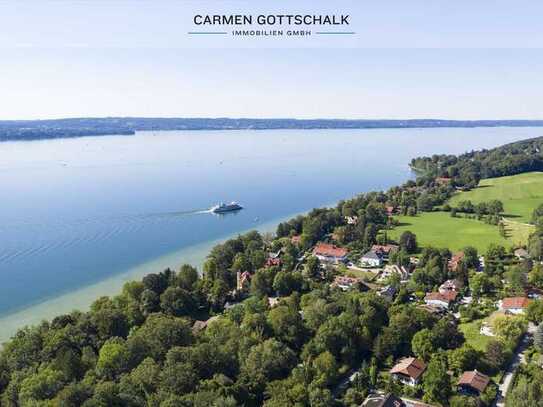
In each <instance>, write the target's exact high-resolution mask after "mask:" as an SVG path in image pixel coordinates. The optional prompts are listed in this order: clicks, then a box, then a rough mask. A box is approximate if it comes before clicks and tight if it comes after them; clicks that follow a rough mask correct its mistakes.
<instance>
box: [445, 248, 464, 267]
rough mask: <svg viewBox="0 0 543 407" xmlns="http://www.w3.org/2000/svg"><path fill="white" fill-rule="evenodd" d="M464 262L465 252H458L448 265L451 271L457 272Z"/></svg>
mask: <svg viewBox="0 0 543 407" xmlns="http://www.w3.org/2000/svg"><path fill="white" fill-rule="evenodd" d="M462 260H464V252H458V253H456V254H454V255H453V256H452V257H451V259H450V260H449V263H448V266H449V270H451V271H456V269H458V265H459V264H460V262H461V261H462Z"/></svg>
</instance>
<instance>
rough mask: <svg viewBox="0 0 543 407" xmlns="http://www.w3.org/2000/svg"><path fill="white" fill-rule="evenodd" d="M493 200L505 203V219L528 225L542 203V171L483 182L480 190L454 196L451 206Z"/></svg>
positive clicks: (484, 180) (480, 183)
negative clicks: (462, 202)
mask: <svg viewBox="0 0 543 407" xmlns="http://www.w3.org/2000/svg"><path fill="white" fill-rule="evenodd" d="M493 199H498V200H500V201H502V203H503V206H504V210H505V214H506V217H508V218H510V219H511V220H514V221H517V222H522V223H525V222H529V221H530V220H531V218H532V212H533V210H534V209H535V208H536V207H538V206H539V205H540V204H542V203H543V172H528V173H525V174H519V175H512V176H510V177H500V178H489V179H483V180H481V182H479V186H478V187H477V188H475V189H472V190H471V191H466V192H459V193H457V194H455V195H454V196H453V197H452V198H451V199H450V201H449V204H450V205H451V206H453V207H454V206H456V205H457V204H458V202H460V201H465V200H469V201H471V202H473V203H479V202H483V201H485V202H488V201H491V200H493Z"/></svg>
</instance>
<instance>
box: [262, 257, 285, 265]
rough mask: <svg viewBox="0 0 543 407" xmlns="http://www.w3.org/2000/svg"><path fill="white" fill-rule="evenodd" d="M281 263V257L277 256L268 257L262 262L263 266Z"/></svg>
mask: <svg viewBox="0 0 543 407" xmlns="http://www.w3.org/2000/svg"><path fill="white" fill-rule="evenodd" d="M280 265H281V259H280V258H279V257H268V258H267V259H266V263H265V264H264V267H273V266H280Z"/></svg>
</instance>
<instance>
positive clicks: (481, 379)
mask: <svg viewBox="0 0 543 407" xmlns="http://www.w3.org/2000/svg"><path fill="white" fill-rule="evenodd" d="M489 382H490V378H489V377H488V376H487V375H484V374H482V373H481V372H478V371H477V370H473V371H469V372H464V373H462V376H460V378H459V379H458V384H457V386H458V392H459V393H462V394H466V395H472V396H479V395H480V394H481V393H482V392H484V391H485V389H486V388H487V386H488V383H489Z"/></svg>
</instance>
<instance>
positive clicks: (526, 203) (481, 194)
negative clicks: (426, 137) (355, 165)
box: [388, 172, 543, 251]
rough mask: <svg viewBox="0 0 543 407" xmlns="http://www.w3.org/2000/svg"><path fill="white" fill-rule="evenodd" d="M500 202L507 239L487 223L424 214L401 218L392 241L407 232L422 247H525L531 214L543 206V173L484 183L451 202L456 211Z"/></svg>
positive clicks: (530, 230)
mask: <svg viewBox="0 0 543 407" xmlns="http://www.w3.org/2000/svg"><path fill="white" fill-rule="evenodd" d="M493 199H498V200H500V201H502V202H503V206H504V210H505V219H504V224H505V233H506V237H505V238H504V237H502V236H500V234H499V231H498V227H497V226H494V225H488V224H486V223H484V222H481V221H478V220H474V219H466V218H464V217H463V216H464V215H463V214H459V215H458V216H459V217H457V218H453V217H451V216H450V214H449V213H448V212H430V213H422V214H419V215H417V216H414V217H410V216H399V217H397V220H398V221H399V223H400V226H398V227H396V228H394V229H393V230H392V231H390V232H389V233H388V234H389V236H390V237H392V238H393V239H398V238H399V236H400V235H401V234H402V233H403V232H404V231H406V230H409V231H411V232H413V233H415V234H416V235H417V239H418V241H419V245H420V246H435V247H448V248H450V249H451V250H455V251H456V250H460V249H462V248H463V247H465V246H473V247H476V248H477V249H478V250H479V251H485V250H486V249H487V248H488V245H489V244H490V243H496V244H500V245H503V246H505V247H510V246H515V247H517V246H521V245H524V244H526V242H527V240H528V236H529V235H530V233H531V232H532V230H533V226H531V225H528V224H527V223H526V222H529V221H530V219H531V216H532V211H533V210H534V209H535V208H536V207H537V206H539V205H540V204H541V203H543V173H541V172H531V173H526V174H519V175H514V176H510V177H501V178H490V179H485V180H482V181H481V182H480V184H479V187H477V188H475V189H473V190H471V191H466V192H459V193H457V194H456V195H455V196H453V197H452V198H451V199H450V200H449V204H450V205H451V206H452V207H454V206H456V205H457V204H458V202H460V201H464V200H470V201H472V202H473V203H474V204H475V203H479V202H488V201H491V200H493Z"/></svg>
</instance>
